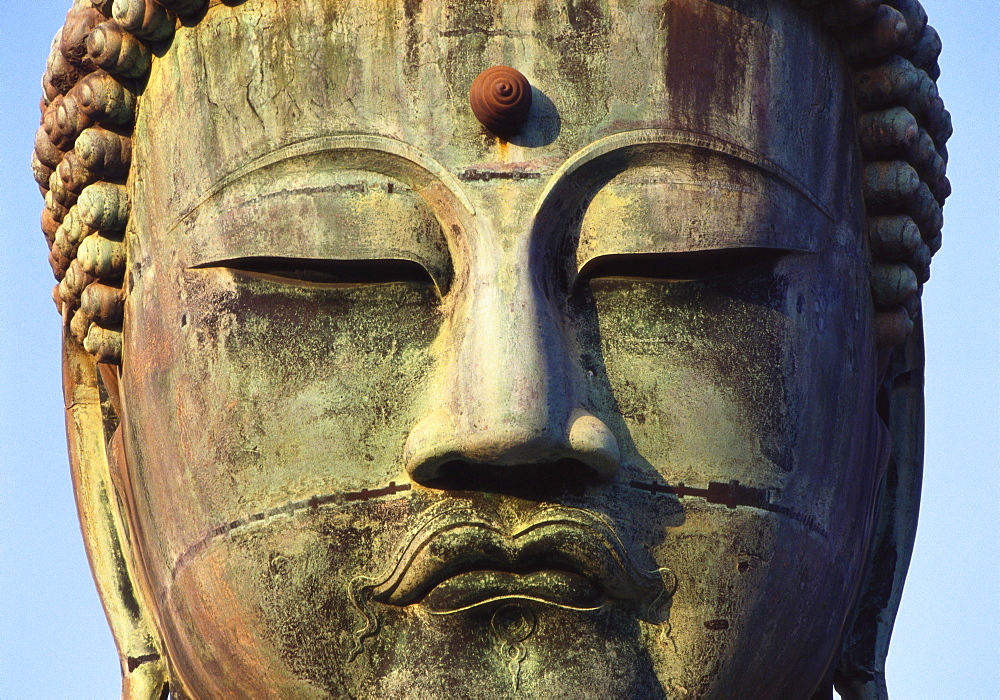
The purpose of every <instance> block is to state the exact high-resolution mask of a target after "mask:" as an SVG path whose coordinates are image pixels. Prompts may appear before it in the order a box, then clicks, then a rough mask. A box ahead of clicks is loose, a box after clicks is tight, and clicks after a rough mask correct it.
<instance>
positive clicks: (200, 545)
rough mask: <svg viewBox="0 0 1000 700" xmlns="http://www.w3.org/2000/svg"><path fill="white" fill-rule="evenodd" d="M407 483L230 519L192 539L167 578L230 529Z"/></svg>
mask: <svg viewBox="0 0 1000 700" xmlns="http://www.w3.org/2000/svg"><path fill="white" fill-rule="evenodd" d="M410 488H411V487H410V485H409V484H397V483H396V482H395V481H390V482H389V484H388V485H386V486H383V487H382V488H377V489H361V490H360V491H342V492H339V493H328V494H323V495H319V496H311V497H309V498H304V499H302V500H299V501H292V502H290V503H286V504H284V505H282V506H277V507H275V508H268V509H267V510H262V511H259V512H257V513H253V514H252V515H248V516H246V517H243V518H239V519H237V520H232V521H230V522H228V523H223V524H222V525H216V526H215V527H213V528H211V529H210V530H208V531H207V532H206V533H205V534H204V535H202V536H201V537H199V538H198V539H197V540H195V541H194V542H193V543H192V544H191V545H189V546H188V548H187V549H185V550H184V551H183V552H181V554H180V556H178V557H177V559H175V560H174V565H173V567H171V569H170V579H171V581H173V580H175V579H176V578H177V572H178V571H179V570H180V569H181V568H182V567H184V566H185V565H186V564H187V563H188V562H189V561H190V560H191V559H193V558H194V557H195V556H197V555H198V554H199V553H200V552H202V551H203V550H205V549H206V548H207V547H208V545H209V544H210V543H211V542H212V540H215V539H218V538H219V537H223V536H225V535H228V534H229V533H231V532H233V531H234V530H239V529H241V528H243V527H246V526H247V525H250V524H252V523H258V522H261V521H264V520H269V519H271V518H273V517H275V516H278V515H291V514H292V513H295V512H297V511H300V510H316V509H318V508H319V507H320V506H327V505H341V504H344V503H352V502H355V501H370V500H373V499H376V498H383V497H385V496H393V495H395V494H397V493H402V492H404V491H409V490H410Z"/></svg>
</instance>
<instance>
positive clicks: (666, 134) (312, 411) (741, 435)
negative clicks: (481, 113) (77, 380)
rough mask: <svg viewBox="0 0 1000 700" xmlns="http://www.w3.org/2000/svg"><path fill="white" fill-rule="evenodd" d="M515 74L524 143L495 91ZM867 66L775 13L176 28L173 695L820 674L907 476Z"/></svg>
mask: <svg viewBox="0 0 1000 700" xmlns="http://www.w3.org/2000/svg"><path fill="white" fill-rule="evenodd" d="M497 64H505V65H510V66H513V67H515V68H517V69H519V70H520V71H522V72H523V73H524V74H525V75H526V76H527V78H528V79H529V80H530V81H531V83H532V85H533V86H534V100H533V106H532V110H531V112H530V114H529V117H528V121H527V123H526V124H525V126H524V128H523V129H522V130H521V132H520V133H519V134H518V135H516V136H513V137H510V139H509V140H501V139H499V138H497V137H496V136H494V135H492V134H490V133H489V132H488V131H486V130H485V129H484V128H483V127H482V126H481V125H480V124H479V122H478V121H476V119H475V117H474V116H473V114H472V111H471V109H470V107H469V101H468V90H469V86H470V85H471V83H472V81H473V80H474V79H475V77H476V76H477V75H478V74H479V73H480V72H481V71H482V70H484V69H486V68H488V67H490V66H493V65H497ZM845 73H846V72H845V69H844V67H843V66H842V64H841V59H840V58H839V56H838V53H837V51H836V49H835V48H834V46H833V44H832V42H831V40H830V39H829V37H827V36H826V34H825V33H824V32H823V30H822V29H821V28H820V27H819V26H818V25H816V24H815V23H814V22H813V21H812V20H810V19H809V18H808V17H807V16H806V15H805V14H804V13H803V12H802V11H800V10H798V9H797V8H794V7H791V6H790V5H786V4H784V3H767V4H766V7H765V4H764V3H759V4H757V3H743V2H721V1H719V2H712V1H709V0H685V1H680V0H677V1H674V2H668V3H666V4H665V5H661V4H660V3H617V2H611V3H603V2H602V3H597V2H568V3H550V2H542V1H539V2H517V3H514V2H499V1H496V2H490V1H487V2H463V3H444V2H441V3H438V2H425V3H376V2H333V1H332V0H310V1H308V2H297V3H290V4H289V3H279V2H277V0H250V1H248V2H246V3H242V4H240V5H238V6H228V5H216V6H213V7H212V8H211V9H210V10H209V11H208V14H207V16H206V17H205V18H204V19H203V20H202V21H200V22H199V23H198V24H197V25H196V26H194V27H191V28H182V29H181V30H179V31H178V33H177V36H176V38H175V39H174V41H173V44H172V46H171V47H170V49H169V51H168V52H167V53H166V54H165V55H164V56H163V57H162V58H161V59H158V60H157V61H156V62H154V66H153V71H152V75H151V78H150V81H149V84H148V87H147V88H146V90H145V93H144V97H143V104H142V110H141V112H140V120H139V123H138V125H137V128H136V141H135V159H134V165H133V174H132V178H131V181H130V182H131V185H130V186H131V187H132V190H133V199H134V201H135V202H136V205H135V211H134V215H133V217H132V223H131V224H130V227H131V228H130V230H129V233H128V237H129V251H130V253H129V255H130V268H129V270H130V271H129V274H128V278H127V287H128V301H127V306H126V318H125V325H124V341H125V345H124V352H123V355H124V358H125V359H124V363H123V367H122V394H123V404H124V409H123V417H122V425H123V436H124V441H125V453H126V461H127V473H126V474H125V475H124V477H125V481H124V484H125V488H124V493H125V500H126V501H127V502H126V504H125V505H126V510H127V512H128V516H129V522H130V527H131V530H132V538H133V541H134V542H135V546H136V548H137V550H138V554H139V556H140V559H141V562H142V566H143V568H144V571H145V576H146V579H147V580H148V585H149V588H150V591H151V593H152V598H153V600H154V601H155V605H156V606H157V610H156V617H157V620H158V624H159V626H160V628H161V631H162V633H163V635H164V638H165V643H166V645H167V649H168V653H169V658H170V663H171V668H172V675H173V677H174V679H175V688H174V690H175V692H176V693H178V694H179V695H180V696H185V695H189V696H191V697H218V696H223V695H228V696H232V695H245V696H249V697H270V696H275V697H279V696H280V697H327V696H329V697H446V696H448V695H453V696H454V695H460V696H463V697H486V696H494V697H516V696H519V695H520V696H523V697H600V696H601V695H606V696H610V697H626V696H627V697H658V696H670V697H674V696H677V697H685V696H688V695H690V696H697V697H731V696H732V695H733V693H734V692H736V691H737V689H738V688H754V689H756V691H755V692H756V693H757V694H758V695H760V696H770V695H776V694H779V693H780V694H783V695H786V696H788V697H807V696H808V695H809V694H810V693H811V692H812V690H813V689H814V688H815V687H816V686H817V685H818V684H819V683H820V682H821V681H822V680H823V677H824V675H825V673H826V671H827V668H828V666H829V664H830V663H831V662H832V661H833V660H834V659H835V657H836V653H837V650H838V649H839V634H840V630H841V629H842V628H843V627H844V625H845V624H846V622H847V618H848V616H849V614H850V611H851V609H852V604H853V599H854V596H855V595H856V589H857V587H858V581H859V576H860V573H861V571H862V569H863V565H864V559H865V553H866V543H867V541H868V536H869V533H868V531H869V529H870V521H871V517H872V515H871V513H872V511H873V507H874V505H873V504H874V493H875V487H876V485H877V483H878V478H879V469H880V462H881V458H880V456H879V455H880V453H881V447H880V445H881V444H882V440H881V437H880V423H879V422H878V420H877V418H876V415H875V407H874V395H875V383H876V362H875V351H874V345H873V341H872V330H871V315H872V311H871V301H870V298H869V293H868V286H867V281H866V280H867V265H868V263H867V254H866V252H865V250H864V247H863V236H862V228H863V227H862V220H863V211H862V207H861V204H860V201H859V193H860V190H859V175H858V164H857V160H856V158H857V156H856V148H855V144H854V137H853V126H852V125H853V123H854V120H853V116H852V113H851V108H850V106H849V105H850V100H849V99H848V89H847V85H846V84H845Z"/></svg>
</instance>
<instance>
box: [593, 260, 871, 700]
mask: <svg viewBox="0 0 1000 700" xmlns="http://www.w3.org/2000/svg"><path fill="white" fill-rule="evenodd" d="M802 262H803V261H799V263H796V264H797V265H799V267H793V266H790V265H785V264H784V263H780V265H784V266H783V267H778V268H776V269H774V270H772V271H764V270H761V271H758V272H748V273H745V274H743V273H741V274H739V275H736V276H734V277H733V278H732V279H725V280H723V279H720V280H716V281H711V282H698V283H680V284H666V283H658V282H655V283H654V282H637V281H626V280H604V281H600V282H597V283H593V284H592V285H591V289H590V293H589V294H590V296H589V298H587V299H584V300H581V303H580V304H579V306H578V307H577V313H578V316H579V318H580V319H581V326H582V327H583V328H584V331H583V332H582V335H581V345H580V347H581V350H582V356H583V363H584V367H585V370H586V369H589V370H590V371H593V372H594V375H593V379H592V381H591V390H592V391H591V400H592V401H593V402H594V403H595V404H596V405H598V406H600V407H601V417H602V418H604V417H605V416H609V418H608V420H609V421H614V420H615V419H616V415H617V417H618V418H617V420H618V422H617V423H616V424H615V426H614V427H615V428H616V430H617V434H618V435H619V436H621V437H622V440H621V442H622V444H623V452H624V459H625V461H626V464H625V465H624V468H625V470H627V474H626V476H625V477H624V478H625V479H627V480H628V481H630V482H631V483H633V484H635V483H636V482H640V483H642V484H646V485H648V488H649V489H650V493H658V494H660V495H658V496H656V497H655V498H658V499H661V500H664V499H666V500H672V499H675V500H676V502H678V503H679V504H680V508H681V509H682V513H681V514H680V515H678V516H676V517H675V518H673V519H672V520H671V521H670V522H663V523H661V534H660V536H659V537H656V538H655V540H647V543H648V544H650V551H651V552H652V553H653V555H654V557H655V558H656V560H657V561H658V562H659V563H660V564H661V565H664V566H668V567H670V568H671V570H672V571H673V572H674V574H675V575H676V577H677V582H678V585H677V591H676V593H675V596H674V598H673V601H672V605H671V609H670V634H669V640H668V641H666V643H664V644H662V645H658V646H657V647H656V654H657V657H658V661H657V665H658V668H660V669H661V671H662V672H663V673H664V674H667V673H668V672H667V671H666V669H670V671H669V674H671V675H672V676H673V681H674V682H678V683H681V684H683V685H685V687H688V688H691V687H698V686H699V684H700V683H702V682H703V679H704V678H707V677H708V676H706V675H705V674H706V673H709V675H715V674H717V675H718V676H719V677H728V676H732V678H730V681H729V682H730V683H731V684H730V685H727V683H722V685H721V687H735V684H737V683H745V684H749V687H759V688H765V689H766V688H772V689H774V694H780V692H782V691H783V690H788V689H795V688H797V687H798V686H797V685H796V684H797V683H803V682H805V683H810V682H811V681H803V680H801V679H811V678H815V677H818V676H820V675H822V673H823V670H824V668H825V664H826V663H827V660H828V658H830V656H831V655H832V654H833V653H834V651H835V649H834V647H835V646H836V641H837V639H838V632H837V630H838V629H839V626H840V625H841V624H842V623H843V620H844V617H845V615H846V614H847V610H848V608H849V604H850V601H851V599H852V596H853V591H854V589H855V586H856V580H857V576H858V575H859V572H860V571H861V566H860V562H859V557H860V555H861V553H862V552H863V551H864V548H865V543H866V541H867V536H868V533H867V522H868V518H869V515H870V511H871V508H872V504H873V500H874V490H875V487H876V486H877V466H876V465H875V464H874V460H873V458H872V452H873V451H872V449H871V448H872V443H871V440H872V438H873V435H872V434H873V425H874V424H873V417H874V378H873V366H872V360H873V355H872V351H871V349H870V347H869V346H870V341H868V342H866V340H867V339H869V338H870V336H869V335H866V329H867V328H868V325H867V323H868V321H867V314H869V313H870V311H869V308H870V302H868V300H867V297H866V296H865V295H866V294H867V288H866V287H864V286H859V285H857V284H856V281H855V280H853V279H852V276H851V275H850V274H842V275H839V276H837V275H834V274H833V273H830V272H824V271H823V269H822V265H821V262H820V261H810V260H809V259H806V260H805V261H804V262H805V263H807V265H801V263H802ZM651 498H652V497H651ZM831 640H832V641H831ZM751 657H752V658H755V659H761V660H775V659H780V660H781V663H780V664H772V663H770V662H766V663H765V662H762V663H759V664H755V665H754V666H753V668H750V669H748V668H746V667H743V668H741V669H736V668H730V667H728V666H727V665H726V664H725V663H723V664H721V665H719V666H717V667H716V668H714V669H709V668H707V667H706V666H705V665H704V663H705V662H704V660H705V659H735V658H743V659H746V658H751ZM788 669H796V670H795V672H794V673H792V672H789V671H788ZM747 674H750V675H747ZM782 689H783V690H782ZM809 690H810V689H809V688H805V687H803V688H801V692H802V694H806V693H808V692H809ZM765 694H766V693H765ZM792 695H794V692H793V693H792Z"/></svg>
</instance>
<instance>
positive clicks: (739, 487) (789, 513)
mask: <svg viewBox="0 0 1000 700" xmlns="http://www.w3.org/2000/svg"><path fill="white" fill-rule="evenodd" d="M629 486H630V487H631V488H633V489H636V490H638V491H646V492H648V493H651V494H668V495H673V496H677V498H678V499H681V498H684V497H686V496H693V497H695V498H704V499H705V500H706V501H707V502H709V503H714V504H717V505H724V506H726V507H728V508H730V509H735V508H736V507H737V506H743V507H747V508H754V509H756V510H764V511H767V512H768V513H775V514H776V515H782V516H784V517H786V518H789V519H791V520H794V521H795V522H797V523H799V524H801V525H804V526H806V527H807V528H808V529H809V530H811V531H813V532H815V533H816V534H817V535H819V536H821V537H822V538H823V539H829V537H830V535H829V533H828V532H827V531H826V530H824V529H823V528H822V527H821V526H820V524H819V523H818V522H816V518H814V517H812V516H811V515H808V514H806V513H800V512H799V511H797V510H795V509H793V508H789V507H788V506H783V505H780V504H778V503H771V494H770V493H769V492H768V491H767V489H760V488H755V487H753V486H746V485H743V484H740V482H739V481H730V482H729V483H722V482H721V481H710V482H708V488H704V489H700V488H697V487H694V486H686V485H685V484H684V483H683V482H678V483H677V484H675V485H673V486H668V485H666V484H648V483H645V482H642V481H632V482H630V483H629Z"/></svg>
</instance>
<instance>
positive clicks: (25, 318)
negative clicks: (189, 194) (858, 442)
mask: <svg viewBox="0 0 1000 700" xmlns="http://www.w3.org/2000/svg"><path fill="white" fill-rule="evenodd" d="M69 4H70V3H69V0H9V1H8V2H7V3H5V4H4V22H3V28H2V29H0V87H2V90H0V94H2V95H3V97H4V100H5V105H6V106H5V107H4V108H3V109H2V110H0V119H2V120H3V121H2V123H0V126H2V132H0V133H2V134H3V138H2V139H0V172H2V173H3V187H2V188H0V247H2V250H3V256H2V258H0V259H3V260H6V261H7V263H8V267H7V269H8V272H7V273H6V275H5V278H4V284H3V286H2V288H0V377H2V380H0V394H2V396H0V398H2V400H0V698H3V699H4V700H19V699H21V698H57V697H58V698H61V697H73V698H95V699H101V698H115V697H117V696H118V694H119V677H118V669H117V659H116V656H115V652H114V645H113V642H112V640H111V634H110V632H109V631H108V629H107V625H106V622H105V619H104V614H103V612H102V610H101V608H100V604H99V601H98V598H97V594H96V592H95V590H94V587H93V582H92V580H91V577H90V571H89V569H88V567H87V563H86V558H85V556H84V553H83V545H82V541H81V539H80V534H79V526H78V525H77V522H76V513H75V509H74V506H73V500H72V490H71V487H70V481H69V470H68V466H67V459H66V453H65V449H66V448H65V445H66V443H65V438H64V432H63V425H62V411H61V389H60V386H59V371H60V370H59V357H58V348H59V340H58V332H59V321H58V316H57V315H56V313H55V310H54V307H53V305H52V302H51V300H50V298H49V294H50V290H51V286H52V284H53V280H52V278H51V274H50V272H49V269H48V266H47V264H46V260H45V258H46V250H45V243H44V240H43V238H42V235H41V232H40V231H39V228H38V214H39V211H40V208H41V206H42V201H41V198H40V197H39V195H38V190H37V188H36V187H35V184H34V182H33V181H32V179H31V172H30V167H29V164H28V160H29V156H30V153H31V143H32V139H33V136H34V131H35V128H36V126H37V123H38V98H39V96H40V88H39V78H40V77H41V74H42V71H43V70H44V65H45V56H46V54H47V52H48V44H49V41H50V40H51V37H52V35H53V33H54V32H55V30H56V29H57V28H58V27H59V26H60V24H61V22H62V18H63V16H64V15H65V12H66V10H67V9H68V7H69ZM923 5H924V7H925V8H926V9H927V12H928V14H929V15H930V17H931V23H932V24H933V25H934V26H935V27H936V28H937V30H938V32H939V33H940V34H941V36H942V39H943V41H944V46H945V49H944V53H943V55H942V58H941V66H942V77H941V80H940V82H939V87H940V90H941V94H942V96H943V97H944V98H945V102H946V104H947V106H948V108H949V110H950V111H951V113H952V115H953V121H954V125H955V136H954V138H953V139H952V140H951V142H950V143H949V145H948V147H949V152H950V163H949V173H948V174H949V177H950V178H951V181H952V184H953V186H954V192H955V194H954V196H953V197H952V198H951V199H950V200H949V201H948V205H947V206H946V207H945V219H946V225H945V230H944V247H943V248H942V250H941V252H940V253H939V254H938V256H936V257H935V260H934V265H933V269H932V279H931V281H930V283H929V284H928V286H927V289H926V291H925V294H924V315H925V321H924V323H925V331H926V336H927V451H926V463H925V476H924V497H923V505H922V509H921V516H920V527H919V530H918V534H917V546H916V551H915V553H914V557H913V562H912V565H911V569H910V575H909V578H908V579H907V584H906V589H905V592H904V595H903V605H902V609H901V611H900V615H899V618H898V620H897V624H896V633H895V635H894V637H893V644H892V648H891V651H890V656H889V666H888V680H889V688H890V692H891V693H892V697H893V698H894V700H900V699H901V700H908V699H910V698H914V699H923V698H935V699H938V698H963V699H967V700H975V699H978V698H984V699H985V698H998V697H1000V651H998V647H1000V645H998V642H997V639H998V636H1000V566H998V564H1000V555H998V551H1000V549H998V544H1000V543H998V523H1000V480H998V479H997V473H998V462H1000V460H998V453H1000V450H998V435H1000V413H998V396H1000V374H998V356H1000V353H998V348H1000V343H998V340H1000V335H998V326H1000V323H998V321H1000V285H998V270H1000V246H998V236H997V234H998V231H1000V226H998V224H1000V214H998V209H1000V207H998V196H997V188H998V185H1000V177H998V175H1000V172H998V162H1000V161H998V155H1000V149H998V145H1000V139H998V116H997V115H998V113H1000V99H998V95H1000V53H998V36H1000V8H998V5H1000V4H998V3H997V2H996V0H962V1H961V2H959V1H957V0H923Z"/></svg>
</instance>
